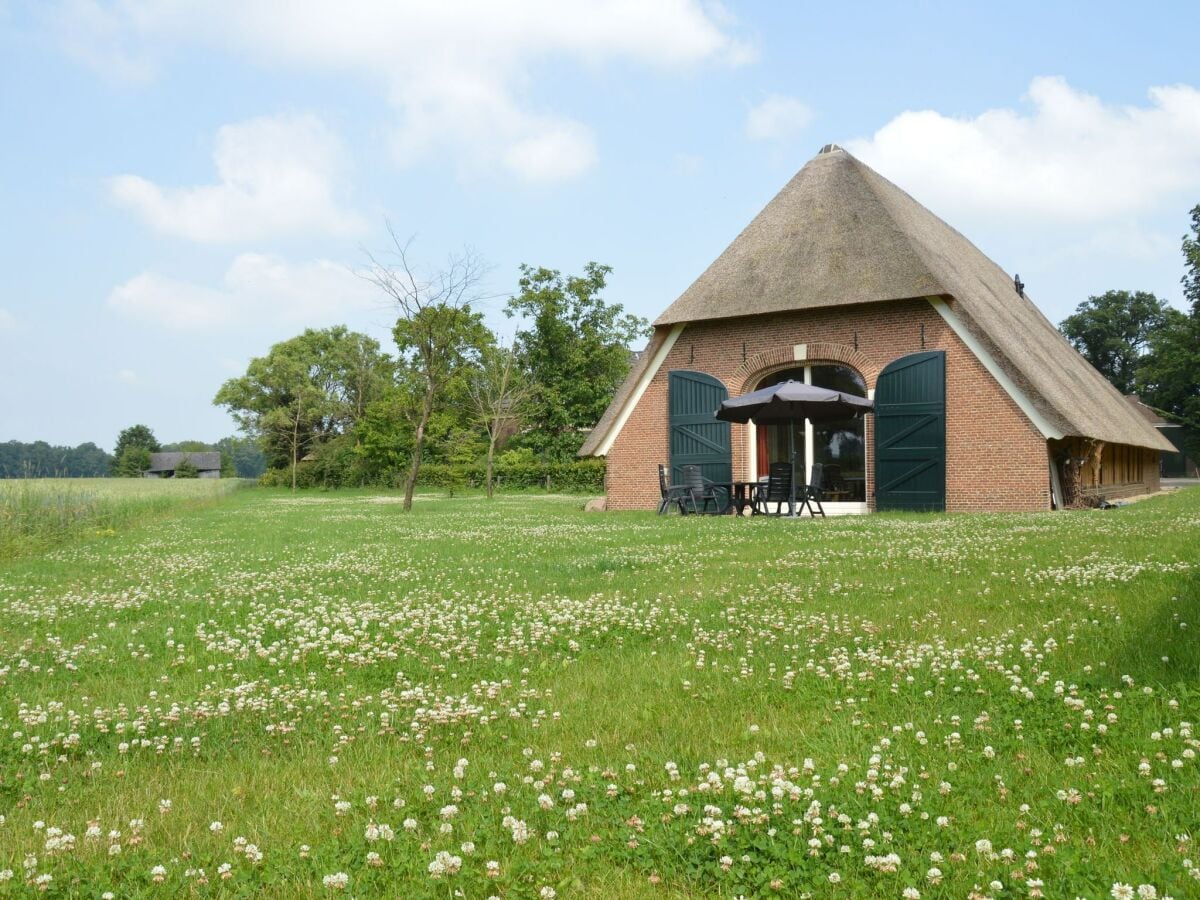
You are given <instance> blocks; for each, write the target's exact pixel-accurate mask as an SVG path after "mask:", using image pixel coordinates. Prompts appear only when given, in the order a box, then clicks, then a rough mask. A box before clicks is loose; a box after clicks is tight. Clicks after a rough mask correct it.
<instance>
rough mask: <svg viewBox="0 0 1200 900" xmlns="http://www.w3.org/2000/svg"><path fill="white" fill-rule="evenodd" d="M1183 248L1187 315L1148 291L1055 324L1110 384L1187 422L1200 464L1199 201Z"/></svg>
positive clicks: (1083, 308) (1111, 297) (1092, 300)
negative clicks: (1188, 307)
mask: <svg viewBox="0 0 1200 900" xmlns="http://www.w3.org/2000/svg"><path fill="white" fill-rule="evenodd" d="M1182 251H1183V261H1184V274H1183V277H1182V278H1181V279H1180V280H1181V283H1182V284H1183V296H1184V299H1185V300H1186V301H1187V303H1188V304H1189V306H1190V309H1189V310H1188V311H1187V312H1184V311H1182V310H1178V309H1175V308H1174V307H1172V306H1169V305H1168V304H1167V303H1166V301H1164V300H1162V299H1160V298H1159V297H1157V296H1155V295H1154V294H1152V293H1150V292H1147V291H1107V292H1105V293H1103V294H1100V295H1099V296H1095V297H1089V298H1088V299H1087V300H1085V301H1084V302H1083V303H1080V304H1079V306H1078V307H1076V309H1075V312H1074V313H1073V314H1072V315H1070V316H1068V317H1067V318H1066V319H1064V320H1063V321H1062V322H1061V323H1060V324H1059V326H1058V327H1059V330H1060V331H1061V332H1062V333H1063V334H1064V335H1065V336H1066V338H1067V340H1068V341H1070V342H1071V344H1072V345H1073V346H1074V347H1075V349H1076V350H1078V351H1079V352H1080V353H1081V354H1083V356H1084V357H1085V358H1086V359H1087V361H1088V362H1090V363H1091V364H1092V365H1093V366H1095V367H1096V369H1097V370H1098V371H1099V372H1100V374H1102V375H1103V376H1104V377H1105V378H1107V379H1108V380H1109V382H1110V383H1111V384H1112V385H1113V387H1115V388H1116V389H1117V390H1119V391H1120V392H1121V393H1122V394H1131V393H1136V394H1137V395H1138V397H1139V399H1141V401H1142V402H1143V403H1145V404H1146V405H1148V406H1150V407H1151V408H1153V409H1155V410H1156V411H1157V412H1158V413H1159V414H1160V415H1162V416H1163V417H1164V418H1165V419H1167V420H1168V421H1171V422H1176V423H1178V424H1181V425H1184V426H1185V429H1184V434H1185V446H1186V448H1187V450H1188V453H1189V455H1191V456H1192V457H1193V458H1196V459H1200V204H1197V205H1196V206H1195V207H1194V208H1193V209H1192V211H1191V228H1190V230H1189V232H1188V233H1187V234H1185V235H1184V236H1183V244H1182Z"/></svg>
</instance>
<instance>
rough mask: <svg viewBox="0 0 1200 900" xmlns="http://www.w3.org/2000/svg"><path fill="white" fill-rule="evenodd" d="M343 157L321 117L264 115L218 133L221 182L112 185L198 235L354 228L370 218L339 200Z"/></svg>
mask: <svg viewBox="0 0 1200 900" xmlns="http://www.w3.org/2000/svg"><path fill="white" fill-rule="evenodd" d="M342 157H343V151H342V146H341V143H340V142H339V141H338V139H337V137H336V136H335V135H334V134H333V133H332V132H331V131H330V130H329V129H328V128H327V127H326V126H325V125H324V123H323V122H321V120H320V119H318V118H317V117H316V116H312V115H300V116H275V117H264V118H259V119H251V120H250V121H247V122H240V123H238V124H235V125H225V126H223V127H222V128H221V129H220V130H219V131H218V132H217V139H216V146H215V149H214V151H213V162H214V163H215V164H216V169H217V179H218V182H217V183H216V184H211V185H203V186H200V187H184V188H163V187H160V186H159V185H157V184H154V183H153V182H151V181H147V180H146V179H145V178H140V177H138V176H136V175H121V176H118V177H116V178H113V179H111V180H110V188H111V191H112V196H113V198H114V199H115V200H116V201H117V202H118V203H120V204H121V205H122V206H126V207H128V208H130V209H132V210H133V211H134V212H135V213H137V215H138V216H139V217H140V218H141V219H142V220H143V221H145V222H146V224H148V225H149V226H150V227H151V228H153V229H155V230H156V231H160V232H163V233H165V234H173V235H178V236H180V237H186V238H190V239H191V240H194V241H203V242H206V243H220V242H226V241H248V240H259V239H262V238H270V237H277V236H280V235H288V234H314V233H316V234H335V235H343V234H352V233H355V232H358V231H360V230H362V227H363V223H362V221H361V220H360V219H359V218H358V216H356V215H354V214H353V213H351V212H348V211H345V210H343V209H341V208H340V207H339V205H338V203H337V202H336V201H335V200H334V193H335V185H336V183H337V180H338V174H339V172H340V170H341V168H342Z"/></svg>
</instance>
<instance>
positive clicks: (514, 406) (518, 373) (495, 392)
mask: <svg viewBox="0 0 1200 900" xmlns="http://www.w3.org/2000/svg"><path fill="white" fill-rule="evenodd" d="M532 393H533V385H532V384H531V383H530V382H529V380H528V379H527V378H526V377H525V373H524V372H523V371H522V369H521V366H520V364H519V362H518V360H517V354H516V353H515V352H514V351H513V350H512V348H511V347H497V346H495V345H492V346H489V347H486V348H484V350H483V352H482V353H481V354H480V359H479V366H478V368H476V369H475V371H473V372H472V373H471V374H470V375H469V376H468V379H467V395H468V396H469V397H470V400H471V411H472V412H473V413H474V419H475V423H476V424H477V425H479V426H481V427H482V428H483V429H484V431H485V432H486V433H487V437H488V445H487V469H486V474H485V476H484V479H485V483H486V485H487V496H488V499H489V500H490V499H491V498H492V485H493V473H494V472H495V465H494V462H495V457H496V446H497V444H498V442H499V441H500V440H501V439H502V438H504V437H505V436H508V435H511V434H513V433H514V432H516V431H517V429H518V428H520V424H521V422H522V420H523V419H524V416H525V415H526V407H527V406H528V403H529V399H530V397H531V396H532Z"/></svg>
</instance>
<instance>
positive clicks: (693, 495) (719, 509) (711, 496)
mask: <svg viewBox="0 0 1200 900" xmlns="http://www.w3.org/2000/svg"><path fill="white" fill-rule="evenodd" d="M680 473H681V475H682V477H683V481H682V485H683V488H684V491H685V492H686V494H687V498H686V500H685V501H683V502H681V503H680V504H679V511H680V512H681V513H684V514H686V513H687V512H688V510H687V507H688V506H690V507H691V511H692V512H694V513H712V514H714V515H716V514H719V513H723V512H725V510H727V509H728V508H729V492H728V491H726V490H725V489H724V488H722V487H718V486H717V485H715V484H714V483H713V482H712V481H710V480H709V479H707V478H705V477H704V476H703V475H702V474H701V472H700V467H699V466H682V467H681V468H680ZM709 504H712V509H711V510H710V509H709Z"/></svg>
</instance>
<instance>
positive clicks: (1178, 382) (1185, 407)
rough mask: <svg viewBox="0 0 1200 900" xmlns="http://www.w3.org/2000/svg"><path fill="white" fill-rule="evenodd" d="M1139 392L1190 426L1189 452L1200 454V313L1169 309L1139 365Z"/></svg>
mask: <svg viewBox="0 0 1200 900" xmlns="http://www.w3.org/2000/svg"><path fill="white" fill-rule="evenodd" d="M1138 394H1139V396H1140V397H1141V398H1142V400H1143V401H1145V402H1146V403H1148V404H1149V405H1150V406H1152V407H1154V408H1155V409H1157V410H1160V411H1161V412H1163V413H1164V414H1166V415H1167V416H1168V417H1170V418H1171V419H1173V420H1174V421H1176V422H1179V423H1180V424H1183V425H1186V426H1188V428H1187V432H1186V433H1187V436H1188V452H1189V454H1191V455H1194V456H1197V457H1200V314H1198V313H1193V314H1192V315H1190V316H1189V315H1187V314H1186V313H1184V312H1181V311H1179V310H1177V309H1169V310H1167V314H1166V317H1165V321H1164V324H1163V326H1162V327H1161V328H1159V329H1158V330H1157V331H1155V332H1154V334H1153V335H1152V336H1151V338H1150V349H1149V352H1148V353H1147V354H1146V357H1145V359H1144V360H1143V361H1142V365H1141V367H1140V368H1139V369H1138Z"/></svg>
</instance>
